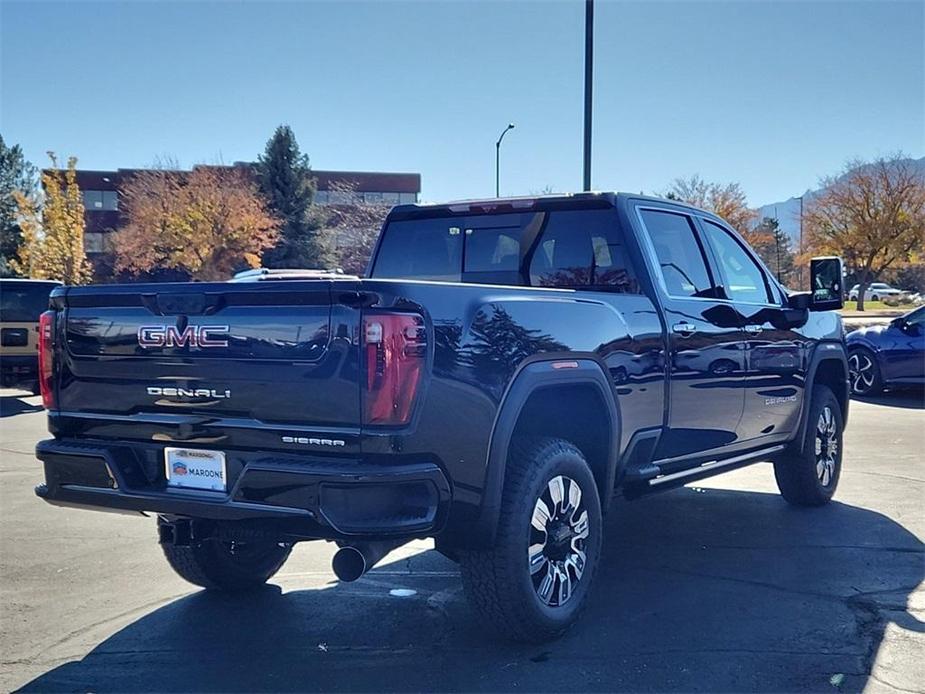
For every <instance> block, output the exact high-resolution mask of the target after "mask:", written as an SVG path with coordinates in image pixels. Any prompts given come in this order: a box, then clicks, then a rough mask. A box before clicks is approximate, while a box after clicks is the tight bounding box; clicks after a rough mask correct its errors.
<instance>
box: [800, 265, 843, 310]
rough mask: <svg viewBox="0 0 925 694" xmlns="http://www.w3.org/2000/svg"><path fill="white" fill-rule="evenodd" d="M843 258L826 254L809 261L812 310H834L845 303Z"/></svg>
mask: <svg viewBox="0 0 925 694" xmlns="http://www.w3.org/2000/svg"><path fill="white" fill-rule="evenodd" d="M842 277H843V272H842V262H841V258H838V257H835V256H826V257H822V258H813V259H812V260H811V261H810V262H809V281H810V286H811V287H812V292H811V294H810V297H811V298H810V307H809V310H810V311H834V310H836V309H840V308H841V307H842V306H844V305H845V299H844V295H843V293H842Z"/></svg>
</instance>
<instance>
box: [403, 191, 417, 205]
mask: <svg viewBox="0 0 925 694" xmlns="http://www.w3.org/2000/svg"><path fill="white" fill-rule="evenodd" d="M398 201H399V202H400V203H401V204H402V205H408V204H411V203H414V202H417V201H418V194H417V193H399V194H398Z"/></svg>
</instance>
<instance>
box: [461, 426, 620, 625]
mask: <svg viewBox="0 0 925 694" xmlns="http://www.w3.org/2000/svg"><path fill="white" fill-rule="evenodd" d="M573 484H575V485H577V488H578V490H579V491H580V495H579V496H580V499H579V501H577V502H575V496H574V495H575V494H576V492H575V491H574V490H573V488H572V485H573ZM563 497H564V500H562V501H561V503H557V502H556V499H563ZM540 502H542V504H543V506H544V507H545V509H546V511H548V512H549V518H548V522H546V521H544V520H543V519H544V512H543V510H542V509H540V510H539V511H538V510H537V509H539V504H540ZM560 511H561V513H560ZM537 514H539V515H537ZM541 525H542V526H543V527H545V528H546V530H545V531H540V530H539V526H541ZM563 528H564V529H563ZM585 529H586V531H587V532H586V536H585V537H582V535H585ZM601 533H602V524H601V504H600V499H599V497H598V491H597V485H596V483H595V480H594V476H593V474H592V473H591V469H590V467H589V466H588V463H587V462H586V461H585V458H584V456H583V455H582V453H581V451H579V450H578V449H577V448H576V447H575V446H573V445H572V444H571V443H569V442H567V441H564V440H562V439H556V438H539V439H529V440H524V441H518V442H515V443H514V445H513V446H512V451H511V454H510V457H509V460H508V465H507V468H506V471H505V478H504V489H503V492H502V501H501V513H500V518H499V520H498V528H497V533H496V536H495V543H494V545H493V546H492V547H491V548H490V549H485V550H478V551H473V550H465V551H460V553H459V559H460V569H461V573H462V581H463V587H464V589H465V592H466V595H467V597H468V599H469V601H470V603H471V604H472V605H473V606H474V607H475V609H476V612H477V613H478V614H479V615H480V616H481V617H482V619H483V620H484V621H486V622H487V623H488V624H489V625H490V626H491V627H493V628H494V629H495V630H496V631H497V632H499V633H500V634H501V635H502V636H505V637H507V638H510V639H512V640H515V641H526V642H543V641H548V640H550V639H554V638H557V637H558V636H560V635H561V634H563V633H564V632H565V631H566V630H567V629H568V628H569V627H570V626H571V625H572V624H573V623H574V622H575V621H576V620H577V618H578V616H579V614H580V613H581V611H582V609H583V607H584V606H585V604H586V603H587V598H588V594H589V592H590V589H591V584H592V582H593V579H594V574H595V572H596V570H597V565H598V563H599V558H600V553H601ZM537 547H541V551H540V550H536V548H537ZM547 551H548V553H549V556H547ZM582 555H583V556H582ZM563 556H564V558H563ZM531 567H532V568H531ZM562 571H564V574H563V573H560V572H562ZM550 581H551V586H550V583H549V582H550ZM566 584H567V588H566V587H564V586H566ZM541 594H542V595H543V596H546V597H545V598H544V597H541ZM550 601H551V602H550Z"/></svg>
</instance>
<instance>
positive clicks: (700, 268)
mask: <svg viewBox="0 0 925 694" xmlns="http://www.w3.org/2000/svg"><path fill="white" fill-rule="evenodd" d="M640 215H641V217H642V222H643V224H644V225H645V227H646V231H647V232H648V233H649V238H650V239H651V240H652V245H653V246H654V248H655V255H656V257H657V258H658V264H659V266H660V267H661V272H662V278H663V279H664V281H665V289H666V290H667V291H668V293H669V294H670V295H671V296H680V297H685V296H695V297H714V296H715V295H716V294H715V289H714V286H713V282H712V280H711V279H710V273H709V271H708V270H707V262H706V259H705V258H704V253H703V249H702V248H701V247H700V241H699V240H698V239H697V234H696V232H695V231H694V222H693V220H692V219H691V218H690V217H688V216H687V215H683V214H677V213H675V212H662V211H659V210H641V211H640Z"/></svg>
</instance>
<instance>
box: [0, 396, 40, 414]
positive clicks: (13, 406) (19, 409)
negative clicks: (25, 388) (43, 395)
mask: <svg viewBox="0 0 925 694" xmlns="http://www.w3.org/2000/svg"><path fill="white" fill-rule="evenodd" d="M32 397H36V398H37V397H38V396H33V395H31V394H23V395H3V396H0V417H13V416H15V415H18V414H28V413H29V412H41V411H42V409H43V408H42V405H41V402H39V404H35V405H33V404H30V403H28V402H26V398H32Z"/></svg>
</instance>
